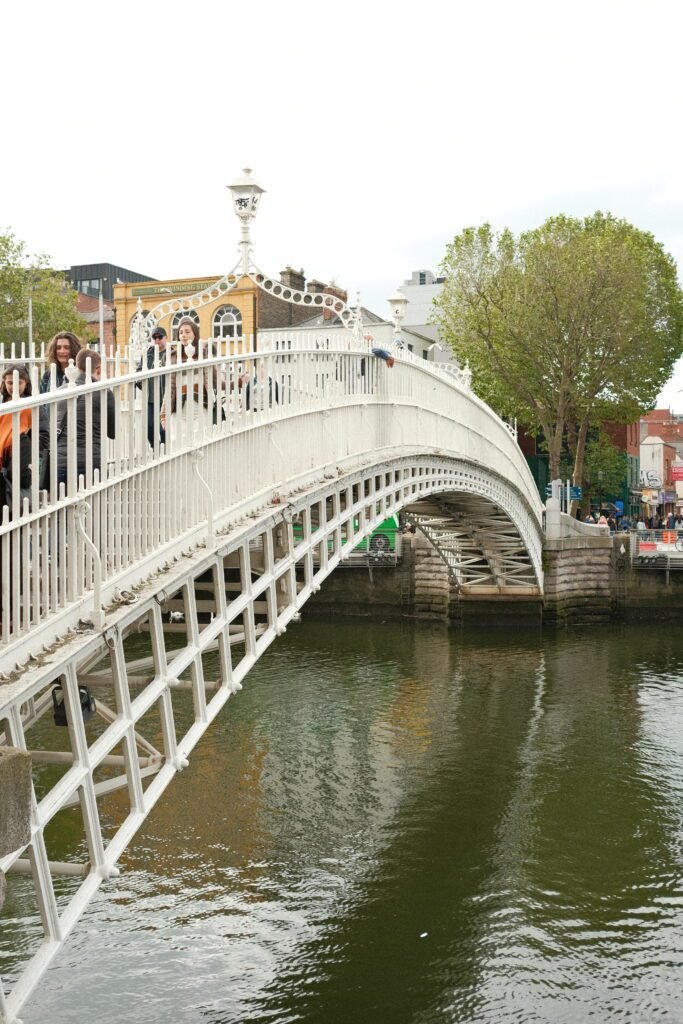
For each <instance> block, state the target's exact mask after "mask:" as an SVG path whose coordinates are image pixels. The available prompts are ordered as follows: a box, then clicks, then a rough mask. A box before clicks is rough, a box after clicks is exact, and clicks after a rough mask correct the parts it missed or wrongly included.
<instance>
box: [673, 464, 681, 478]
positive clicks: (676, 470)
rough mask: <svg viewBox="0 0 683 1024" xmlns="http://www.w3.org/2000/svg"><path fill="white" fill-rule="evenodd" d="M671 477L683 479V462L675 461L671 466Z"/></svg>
mask: <svg viewBox="0 0 683 1024" xmlns="http://www.w3.org/2000/svg"><path fill="white" fill-rule="evenodd" d="M671 479H672V480H683V462H679V463H676V462H674V464H673V466H672V467H671Z"/></svg>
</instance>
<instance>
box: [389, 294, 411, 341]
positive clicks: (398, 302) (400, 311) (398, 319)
mask: <svg viewBox="0 0 683 1024" xmlns="http://www.w3.org/2000/svg"><path fill="white" fill-rule="evenodd" d="M388 301H389V309H390V310H391V319H392V320H393V322H394V345H395V346H396V348H403V339H402V337H401V324H402V323H403V318H404V317H405V315H406V306H407V305H408V300H407V298H406V297H405V295H404V294H403V292H402V291H401V289H400V288H397V289H396V291H395V292H394V294H393V295H392V296H391V298H390V299H389V300H388Z"/></svg>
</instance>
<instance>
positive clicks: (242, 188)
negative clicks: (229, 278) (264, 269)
mask: <svg viewBox="0 0 683 1024" xmlns="http://www.w3.org/2000/svg"><path fill="white" fill-rule="evenodd" d="M227 187H228V188H229V189H230V191H231V192H232V205H233V208H234V210H235V213H236V215H237V218H238V220H239V222H240V228H241V231H242V237H241V239H240V249H241V251H242V273H243V274H245V275H246V274H248V273H249V249H250V246H251V239H250V237H249V225H250V224H251V222H252V220H253V219H254V217H255V216H256V212H257V210H258V205H259V201H260V199H261V196H262V195H263V193H264V192H265V189H263V188H261V186H260V185H259V184H258V183H257V182H256V181H254V179H253V178H252V171H251V167H244V168H243V169H242V173H241V174H240V176H239V177H238V178H235V180H234V181H233V183H232V185H228V186H227Z"/></svg>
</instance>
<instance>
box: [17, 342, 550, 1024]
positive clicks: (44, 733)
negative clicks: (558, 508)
mask: <svg viewBox="0 0 683 1024" xmlns="http://www.w3.org/2000/svg"><path fill="white" fill-rule="evenodd" d="M186 355H187V353H186ZM129 370H132V372H128V371H129ZM39 372H40V367H39V366H38V365H35V366H34V367H33V369H32V373H33V375H34V382H35V383H36V384H37V378H38V374H39ZM106 373H107V379H103V380H101V381H99V382H95V381H90V380H89V379H88V380H86V382H85V383H79V384H76V383H75V381H71V382H70V383H69V384H68V385H67V386H66V387H64V388H62V389H60V390H58V391H54V392H50V393H47V394H44V395H41V396H39V397H33V398H29V399H22V400H20V401H16V402H11V403H9V404H7V405H5V406H3V415H7V416H12V417H13V425H14V428H15V429H14V434H13V457H15V458H16V460H17V462H18V460H19V459H20V454H19V432H20V417H21V414H22V413H24V414H26V411H27V410H28V411H29V416H30V423H31V426H32V431H31V442H30V443H31V465H32V467H37V466H39V465H41V464H42V463H43V462H44V456H42V457H41V431H42V435H43V440H44V441H45V439H46V438H47V449H46V448H45V447H44V446H43V452H45V451H46V450H49V468H48V471H47V478H46V479H44V480H43V483H44V484H45V485H46V486H45V489H44V490H43V491H42V492H41V491H40V484H41V481H40V480H39V473H37V472H34V473H33V477H32V480H31V484H30V487H29V488H28V490H27V491H26V493H25V494H23V495H22V494H21V493H20V492H19V490H18V489H13V491H12V499H11V506H10V507H6V508H5V509H4V514H3V518H2V524H1V525H0V557H1V563H0V577H1V581H2V611H1V624H2V632H1V638H0V673H1V674H2V682H0V744H6V745H10V746H14V747H18V748H20V749H28V750H29V751H30V752H31V755H32V761H33V778H34V792H35V797H34V802H33V809H32V820H31V839H30V842H29V844H28V845H27V846H25V847H24V848H21V849H18V850H15V851H13V852H12V853H10V854H8V855H5V856H4V857H2V858H0V871H2V872H4V873H5V875H6V876H7V877H6V882H7V886H8V890H11V887H12V886H13V885H19V886H27V885H32V891H33V894H34V905H35V918H34V919H29V918H26V917H21V918H19V919H17V920H16V921H13V922H11V928H13V929H15V930H16V933H17V934H19V933H20V934H21V939H22V941H21V942H20V943H17V947H16V948H19V947H20V948H21V950H22V957H16V958H15V957H14V956H13V955H12V949H13V945H12V939H11V937H8V928H9V924H8V922H7V921H6V920H5V919H4V918H3V916H0V963H2V964H4V968H3V975H4V977H3V984H2V985H0V1019H4V1021H5V1022H6V1024H9V1022H14V1021H16V1019H17V1014H18V1013H19V1012H20V1008H21V1006H22V1005H23V1003H24V1002H25V1000H26V999H27V998H28V996H29V995H30V993H31V991H32V989H33V988H34V987H35V985H36V984H37V982H38V980H39V978H40V976H41V974H42V972H43V971H44V970H45V969H46V967H47V966H48V965H49V963H50V961H51V960H52V959H53V958H54V956H55V955H56V954H57V953H58V951H59V949H60V947H61V945H62V944H63V943H64V942H65V940H66V938H67V936H68V935H69V932H70V931H71V929H72V928H73V927H74V925H75V923H76V921H77V920H78V918H79V916H80V914H81V913H82V912H83V910H84V908H85V906H86V905H87V902H88V900H89V899H90V898H91V896H92V895H93V894H94V893H95V891H96V890H97V888H98V887H99V885H100V884H101V882H102V880H103V879H108V878H111V877H113V876H115V875H116V874H117V873H118V869H117V862H118V861H119V858H120V857H121V855H122V853H123V851H124V850H125V848H126V846H127V845H128V844H129V843H130V841H131V839H132V837H133V835H134V833H135V832H136V830H137V829H138V828H139V827H140V825H141V824H142V822H143V821H144V819H145V817H146V816H147V815H148V814H149V812H150V810H151V808H152V807H153V806H154V804H155V803H156V801H157V800H158V799H159V797H160V796H161V794H162V793H163V791H164V790H165V789H166V787H167V785H168V784H169V782H170V781H171V780H172V778H173V776H174V774H175V773H176V772H177V771H179V770H181V769H182V768H183V767H184V766H186V765H187V763H188V758H189V756H190V753H191V751H192V749H193V748H194V746H195V744H196V743H197V742H198V740H199V739H200V737H201V736H202V734H203V733H204V731H205V730H206V729H207V727H208V726H209V724H210V723H211V721H212V720H213V719H214V718H215V716H216V715H217V714H218V712H219V711H220V710H221V708H222V707H223V705H224V704H225V703H226V701H227V700H228V698H229V697H230V696H231V694H233V693H235V692H236V691H237V690H239V689H241V687H242V684H243V681H244V679H245V676H246V675H247V673H248V672H249V670H250V668H251V667H252V666H253V664H254V663H255V661H256V660H257V659H258V658H259V657H260V655H261V654H262V653H263V652H264V651H265V650H266V649H267V648H268V646H269V645H270V644H271V643H272V641H273V640H275V639H276V638H277V637H278V636H279V635H281V634H282V633H283V632H284V631H285V630H286V628H287V626H288V624H289V623H290V622H291V621H292V620H296V618H297V617H298V615H299V613H300V610H301V608H302V607H303V605H304V604H305V602H306V601H307V600H308V598H309V597H310V596H311V595H312V594H314V593H315V592H316V591H317V590H318V589H319V588H320V587H321V586H322V585H324V581H325V580H326V578H327V577H328V576H329V574H330V573H331V572H332V571H333V570H334V569H335V567H336V566H337V565H338V564H339V563H340V562H341V561H343V560H344V559H345V558H346V557H348V555H349V554H350V552H351V551H352V550H353V548H354V546H355V545H356V544H357V543H358V541H359V540H361V539H362V538H364V537H367V536H368V535H369V534H370V533H371V532H372V530H373V529H374V528H375V527H376V526H377V525H378V524H379V523H380V522H381V521H382V520H384V519H386V518H387V517H388V516H389V515H391V514H394V513H398V512H401V511H402V510H407V514H408V515H409V517H410V519H411V521H412V522H414V523H415V524H416V526H417V527H418V528H419V529H420V530H422V531H423V532H424V533H425V534H426V536H427V537H428V538H429V539H430V540H431V541H432V543H434V545H435V546H436V548H437V550H439V552H440V554H441V556H442V558H443V559H444V561H445V562H446V563H447V565H448V567H449V570H450V574H451V578H452V580H453V582H454V584H455V586H456V587H457V588H458V589H459V591H460V593H461V596H462V599H463V600H467V599H468V598H469V597H470V596H476V595H477V594H485V595H487V596H489V597H495V598H496V599H500V600H513V599H515V597H518V596H520V595H540V594H541V593H542V587H543V575H542V567H541V551H542V538H543V532H542V513H543V506H542V504H541V501H540V499H539V496H538V491H537V489H536V486H535V483H534V480H533V478H532V476H531V473H530V471H529V469H528V467H527V464H526V461H525V459H524V456H523V454H522V452H521V451H520V449H519V447H518V445H517V442H516V438H515V436H514V431H511V429H510V428H509V427H508V425H506V424H505V423H504V422H503V421H502V420H501V419H500V418H499V417H498V416H496V415H495V413H494V412H493V411H492V410H491V409H490V408H489V407H488V406H487V405H486V404H485V403H484V402H482V401H481V400H480V399H478V398H477V397H476V395H474V394H473V392H472V390H471V388H470V385H469V378H468V375H467V374H465V373H461V372H459V371H457V370H454V369H450V368H448V367H443V366H439V365H438V364H432V363H429V362H426V361H424V360H422V359H418V358H416V357H414V356H412V355H411V354H410V353H409V352H406V351H403V350H401V351H398V352H397V353H396V360H395V365H394V366H393V367H390V366H389V365H388V364H387V363H386V361H384V360H383V359H382V358H378V357H376V356H374V355H373V354H372V353H371V351H370V350H369V349H368V348H367V346H364V345H363V343H362V342H359V340H358V335H357V334H356V335H355V336H354V335H352V334H350V333H349V334H348V335H345V336H339V335H338V336H336V337H335V338H334V339H333V340H330V338H329V337H327V338H325V339H323V338H321V339H319V340H317V341H316V340H315V339H311V338H310V336H307V337H303V336H302V337H297V336H296V335H294V334H291V333H290V334H283V335H281V336H271V337H270V338H269V340H268V341H266V342H261V340H260V341H259V348H258V351H253V346H252V345H250V344H249V343H247V342H246V341H245V342H244V343H242V342H240V343H237V342H234V343H231V353H230V354H226V353H225V352H219V351H217V350H216V349H215V348H214V349H213V350H212V347H211V346H210V345H209V346H201V347H200V348H199V350H198V351H197V352H194V351H193V350H192V351H190V353H189V358H187V359H186V361H184V362H182V361H178V362H177V363H176V364H175V365H172V366H171V365H165V366H161V365H159V364H158V362H157V363H156V364H155V365H154V366H153V367H152V368H151V369H149V370H145V371H144V372H135V360H132V359H130V360H129V359H127V358H126V357H125V356H122V357H118V358H117V359H116V360H115V361H114V363H113V364H111V363H109V364H108V368H107V371H106ZM173 381H175V383H173ZM36 391H37V387H35V388H34V394H35V392H36ZM107 392H109V395H110V397H109V399H108V400H107V397H106V393H107ZM173 394H175V396H176V407H175V411H174V409H173V406H172V401H173V399H172V395H173ZM180 395H184V396H185V399H186V401H185V404H184V405H183V404H182V402H180V401H179V400H178V396H180ZM150 410H151V411H150ZM162 412H164V413H165V417H164V422H165V427H166V436H165V443H164V444H162V443H161V434H160V432H159V428H158V423H159V419H160V416H161V413H162ZM24 422H25V421H24ZM148 422H151V423H152V424H153V425H155V426H153V431H152V434H151V437H150V436H148ZM79 423H80V426H81V429H80V438H81V443H80V446H79V440H78V439H79ZM84 425H85V429H84V430H83V429H82V428H83V426H84ZM110 434H113V435H114V437H113V438H109V437H108V435H110ZM98 436H99V437H101V438H102V439H103V440H102V441H101V445H98V440H97V438H98ZM150 440H151V443H150ZM98 447H99V448H100V450H101V457H100V458H99V459H98ZM98 463H99V465H98ZM15 464H16V463H15ZM93 700H94V708H95V710H94V713H93V710H92V709H93ZM183 701H185V702H189V706H190V707H191V708H192V714H191V721H192V724H191V725H190V727H189V728H188V729H187V730H186V731H184V732H183V733H182V734H179V731H178V729H177V726H176V717H175V716H174V708H175V709H177V708H178V706H179V703H182V702H183ZM60 722H61V723H62V724H61V726H60V724H59V723H60ZM60 820H61V821H68V828H67V829H62V830H61V831H60V826H59V823H60ZM67 834H68V836H70V837H71V839H72V842H71V846H70V847H69V848H68V849H67V848H66V846H67V845H68V844H67V843H66V839H65V838H64V836H65V835H67ZM60 836H61V838H57V837H60ZM10 931H11V929H10ZM24 953H25V956H24ZM20 960H21V962H20Z"/></svg>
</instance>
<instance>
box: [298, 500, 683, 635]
mask: <svg viewBox="0 0 683 1024" xmlns="http://www.w3.org/2000/svg"><path fill="white" fill-rule="evenodd" d="M633 540H635V538H633ZM631 541H632V537H631V535H629V534H616V535H610V534H609V533H608V531H607V530H606V529H604V528H598V527H592V526H587V525H585V524H583V523H575V522H572V521H568V517H565V516H562V517H561V520H558V524H557V525H556V527H555V528H553V526H552V524H551V528H550V530H549V531H548V536H547V537H546V541H545V544H544V549H543V572H544V593H543V597H536V596H518V597H516V596H512V595H510V594H508V595H506V596H505V597H494V596H491V595H486V596H483V597H479V596H476V595H473V594H468V595H467V596H462V595H461V594H459V592H458V590H457V587H456V586H455V585H454V583H453V582H452V580H451V579H450V578H449V574H448V569H447V566H446V564H445V563H444V562H443V560H442V559H441V558H440V556H439V554H438V552H437V551H436V550H435V548H433V547H432V545H431V544H430V543H429V541H427V540H426V538H424V537H422V536H421V535H420V534H419V533H418V534H416V535H412V536H411V535H408V536H406V537H404V538H403V546H402V558H401V560H400V561H399V563H398V564H397V565H396V566H394V565H386V564H384V565H383V564H382V563H381V562H379V563H375V564H372V563H370V564H368V565H362V566H359V565H355V566H354V565H349V566H346V565H345V566H343V567H340V568H338V569H337V570H336V571H335V572H334V573H333V574H332V576H330V577H329V579H327V580H326V581H325V583H324V585H323V586H322V587H321V589H320V592H319V593H318V594H316V595H315V597H314V598H312V599H311V600H310V601H309V602H308V603H307V605H306V608H305V614H311V613H312V614H315V615H321V616H331V615H359V616H372V617H373V618H376V617H379V618H382V617H385V618H408V619H431V620H433V621H440V622H443V623H451V624H452V625H453V626H456V627H457V626H463V627H477V626H483V627H487V626H489V625H499V626H518V625H519V626H522V627H523V626H529V627H535V628H539V627H541V626H543V627H544V628H548V629H551V628H564V627H567V626H583V625H593V624H595V625H599V624H607V623H610V622H642V621H683V569H682V570H681V571H678V572H676V571H674V570H671V571H670V572H668V573H667V572H666V571H665V570H664V569H661V568H644V567H641V566H638V565H634V564H633V563H632V561H631Z"/></svg>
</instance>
